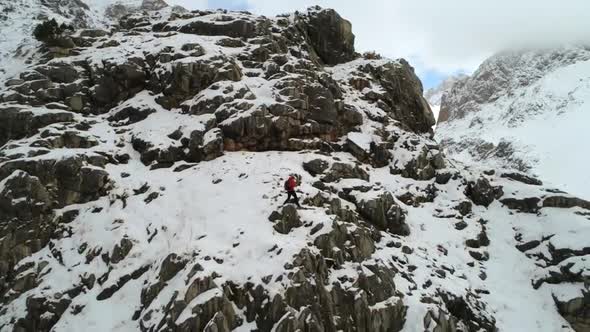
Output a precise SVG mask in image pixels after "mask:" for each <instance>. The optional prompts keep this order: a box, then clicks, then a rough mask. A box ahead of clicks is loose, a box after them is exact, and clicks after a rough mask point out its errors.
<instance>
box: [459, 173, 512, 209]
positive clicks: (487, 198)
mask: <svg viewBox="0 0 590 332" xmlns="http://www.w3.org/2000/svg"><path fill="white" fill-rule="evenodd" d="M503 194H504V191H503V190H502V187H501V186H498V187H494V186H492V185H491V184H490V181H488V180H487V179H486V178H484V177H480V178H479V179H477V181H475V182H473V181H471V182H469V183H468V184H467V187H466V188H465V195H466V196H467V197H469V198H470V199H471V200H472V201H473V203H475V204H476V205H482V206H485V207H488V206H489V205H490V204H491V203H492V202H493V201H494V200H495V199H498V198H500V197H501V196H502V195H503Z"/></svg>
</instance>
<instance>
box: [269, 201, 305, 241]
mask: <svg viewBox="0 0 590 332" xmlns="http://www.w3.org/2000/svg"><path fill="white" fill-rule="evenodd" d="M268 219H269V220H270V221H272V222H274V223H275V224H274V226H273V228H274V229H275V230H276V231H277V232H279V233H281V234H288V233H289V232H290V231H291V229H293V228H296V227H299V226H301V225H302V223H301V219H300V218H299V214H298V213H297V209H296V208H295V206H294V205H292V204H290V205H286V206H284V207H283V209H282V210H281V212H280V213H277V212H276V211H275V213H273V214H272V215H271V216H270V217H269V218H268Z"/></svg>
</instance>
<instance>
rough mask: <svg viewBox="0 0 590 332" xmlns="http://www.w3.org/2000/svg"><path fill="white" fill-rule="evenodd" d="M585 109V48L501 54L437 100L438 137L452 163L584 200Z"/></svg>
mask: <svg viewBox="0 0 590 332" xmlns="http://www.w3.org/2000/svg"><path fill="white" fill-rule="evenodd" d="M589 108H590V50H588V49H587V48H585V47H567V48H561V49H554V50H541V51H523V52H509V53H502V54H499V55H497V56H495V57H492V58H490V59H489V60H487V61H486V62H485V63H484V64H482V66H481V67H480V68H479V69H478V71H477V72H476V73H474V75H473V76H472V77H470V78H469V79H467V80H464V81H460V82H459V83H457V84H455V85H454V87H453V89H452V90H450V91H449V92H448V93H447V94H446V95H445V96H444V97H443V98H442V106H441V117H440V118H448V119H447V120H446V121H443V122H439V124H438V127H437V132H436V135H437V138H438V139H439V140H440V141H441V142H442V143H443V145H444V146H445V148H446V151H447V152H448V154H449V155H451V156H452V157H453V158H456V159H458V160H462V161H465V162H468V163H471V162H475V163H478V164H485V165H488V166H492V167H494V166H506V167H514V168H517V169H520V170H523V171H530V172H532V173H533V174H537V175H538V176H540V177H542V178H544V179H546V180H547V181H549V182H550V183H552V184H553V185H555V186H557V187H559V188H561V189H563V190H567V191H570V192H572V193H575V194H577V195H581V196H583V197H586V198H589V197H590V189H589V188H590V187H589V186H588V185H587V183H590V173H588V172H587V170H586V168H587V167H586V165H588V163H589V162H590V155H589V154H587V153H585V152H584V148H583V144H584V143H582V142H586V141H588V140H589V139H590V134H589V131H588V130H586V129H587V127H588V123H589V121H590V112H588V109H589ZM440 118H439V119H440Z"/></svg>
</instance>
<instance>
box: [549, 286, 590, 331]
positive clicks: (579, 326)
mask: <svg viewBox="0 0 590 332" xmlns="http://www.w3.org/2000/svg"><path fill="white" fill-rule="evenodd" d="M553 300H554V301H555V304H556V305H557V310H558V311H559V313H560V314H561V315H562V316H563V318H565V320H567V321H568V322H569V323H570V324H571V326H572V328H573V329H574V330H575V331H576V332H586V331H590V292H585V293H584V295H583V296H581V297H576V298H573V299H571V300H569V301H559V300H558V299H557V298H556V297H553Z"/></svg>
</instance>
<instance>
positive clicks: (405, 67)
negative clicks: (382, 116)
mask: <svg viewBox="0 0 590 332" xmlns="http://www.w3.org/2000/svg"><path fill="white" fill-rule="evenodd" d="M359 69H360V70H361V71H363V72H365V73H368V74H370V75H371V76H372V77H373V78H374V79H375V80H377V81H378V82H379V83H380V84H381V86H383V88H384V89H385V91H386V93H383V94H376V95H370V96H367V98H369V99H370V100H371V99H373V100H375V101H377V100H379V101H382V102H383V103H381V104H379V103H378V105H379V106H380V107H381V108H382V109H383V110H384V111H386V112H387V113H390V114H392V116H393V118H394V119H396V120H398V121H400V122H402V123H403V124H404V125H406V126H407V127H408V128H409V129H410V130H412V131H415V132H418V133H429V132H432V126H433V125H434V124H435V123H436V120H435V119H434V115H433V113H432V110H431V109H430V106H429V105H428V102H427V101H426V100H425V99H424V97H423V96H422V93H423V88H422V83H421V82H420V79H418V77H417V76H416V74H415V73H414V68H412V67H411V66H410V64H409V63H408V62H407V61H405V60H403V59H401V60H399V63H387V64H385V65H381V66H373V65H367V66H365V67H363V68H359Z"/></svg>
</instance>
